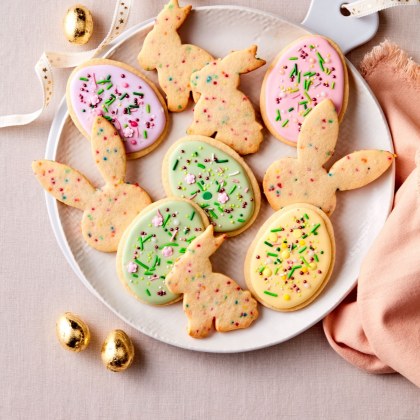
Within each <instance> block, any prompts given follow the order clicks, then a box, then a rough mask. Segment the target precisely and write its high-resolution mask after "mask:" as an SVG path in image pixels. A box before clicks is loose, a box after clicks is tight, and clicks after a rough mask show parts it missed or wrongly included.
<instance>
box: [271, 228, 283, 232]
mask: <svg viewBox="0 0 420 420" xmlns="http://www.w3.org/2000/svg"><path fill="white" fill-rule="evenodd" d="M282 230H283V228H276V229H271V230H270V232H281V231H282Z"/></svg>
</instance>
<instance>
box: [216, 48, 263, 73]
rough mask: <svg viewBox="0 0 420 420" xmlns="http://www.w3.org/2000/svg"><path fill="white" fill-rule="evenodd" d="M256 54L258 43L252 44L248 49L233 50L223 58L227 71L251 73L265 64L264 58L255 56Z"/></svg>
mask: <svg viewBox="0 0 420 420" xmlns="http://www.w3.org/2000/svg"><path fill="white" fill-rule="evenodd" d="M256 54H257V46H256V45H251V46H250V47H249V48H247V49H246V50H241V51H233V52H231V53H230V54H229V55H227V56H226V57H225V58H224V59H223V60H222V63H223V67H224V68H226V69H227V73H231V72H237V73H241V74H244V73H249V72H250V71H252V70H255V69H258V68H259V67H261V66H263V65H264V64H265V61H264V60H262V59H260V58H257V57H255V55H256Z"/></svg>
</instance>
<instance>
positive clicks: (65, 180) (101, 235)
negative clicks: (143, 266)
mask: <svg viewBox="0 0 420 420" xmlns="http://www.w3.org/2000/svg"><path fill="white" fill-rule="evenodd" d="M92 154H93V157H94V159H95V163H96V165H97V167H98V169H99V171H100V173H101V175H102V177H103V178H104V180H105V185H104V186H103V187H101V188H99V189H95V187H93V186H92V184H91V183H90V182H89V181H88V180H87V179H86V178H85V177H84V176H83V175H82V174H81V173H80V172H78V171H76V170H75V169H72V168H70V167H69V166H67V165H63V164H61V163H57V162H54V161H49V160H37V161H34V162H33V163H32V169H33V171H34V174H35V176H36V178H37V179H38V181H39V182H40V184H41V185H42V186H43V188H44V189H45V190H46V191H47V192H48V193H49V194H51V195H52V196H54V197H55V198H56V199H57V200H59V201H61V202H62V203H64V204H67V205H69V206H72V207H76V208H78V209H80V210H83V211H84V213H83V218H82V233H83V237H84V239H85V240H86V242H87V243H88V244H89V245H90V246H91V247H93V248H95V249H97V250H99V251H104V252H114V251H116V250H117V247H118V242H119V240H120V238H121V235H122V234H123V232H124V230H125V228H126V227H127V226H128V225H129V224H130V222H131V221H132V220H133V219H134V217H135V216H136V215H137V214H138V213H139V212H140V211H141V210H142V209H143V208H145V207H146V206H147V205H148V204H150V203H151V199H150V197H149V195H148V194H147V193H146V192H145V191H144V190H143V189H142V188H141V187H139V186H138V185H133V184H126V183H125V182H124V178H125V172H126V155H125V150H124V145H123V143H122V141H121V138H120V136H119V135H118V132H117V131H116V129H115V128H114V127H113V125H112V124H111V123H110V122H108V121H107V120H106V119H104V118H103V117H101V116H98V117H96V119H95V121H94V123H93V127H92Z"/></svg>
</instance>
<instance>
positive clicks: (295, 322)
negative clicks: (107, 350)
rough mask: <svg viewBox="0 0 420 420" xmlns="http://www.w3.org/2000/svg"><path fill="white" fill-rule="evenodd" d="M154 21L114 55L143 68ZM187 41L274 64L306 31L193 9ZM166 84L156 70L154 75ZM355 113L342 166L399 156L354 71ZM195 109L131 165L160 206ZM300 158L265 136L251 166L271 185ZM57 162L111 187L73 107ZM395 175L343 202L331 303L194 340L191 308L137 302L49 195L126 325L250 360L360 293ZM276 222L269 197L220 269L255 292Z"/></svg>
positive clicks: (102, 294)
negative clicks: (252, 278) (249, 266)
mask: <svg viewBox="0 0 420 420" xmlns="http://www.w3.org/2000/svg"><path fill="white" fill-rule="evenodd" d="M152 25H153V21H152V20H150V21H147V22H145V23H142V24H139V25H137V26H135V27H133V28H131V29H130V30H129V31H127V32H125V33H124V34H122V35H121V36H120V37H119V38H118V39H117V40H116V41H115V42H114V44H113V46H112V48H111V49H110V50H109V51H108V52H107V56H108V57H111V58H113V59H116V60H121V61H124V62H127V63H129V64H131V65H133V66H135V67H138V65H137V63H136V57H137V54H138V52H139V50H140V48H141V45H142V42H143V39H144V37H145V35H146V34H147V32H148V31H149V30H150V28H151V26H152ZM180 32H181V36H182V39H183V42H184V43H194V44H196V45H199V46H201V47H203V48H205V49H206V50H207V51H209V52H210V53H212V54H213V55H214V56H217V57H223V56H225V55H226V54H227V53H229V52H230V51H231V50H237V49H242V48H245V47H247V46H249V45H251V44H257V45H258V47H259V50H258V55H259V56H260V57H261V58H264V59H265V60H267V62H268V63H270V62H271V61H272V59H273V58H274V57H275V55H276V53H277V52H278V51H280V50H281V49H282V48H283V47H284V46H285V45H286V44H288V43H290V42H291V41H293V40H294V39H296V38H297V37H299V36H301V35H304V34H305V33H306V31H305V30H304V29H303V28H301V27H299V26H296V25H292V24H290V23H288V22H286V21H284V20H282V19H280V18H278V17H276V16H274V15H270V14H266V13H262V12H259V11H256V10H250V9H244V8H238V7H231V6H216V7H203V8H199V9H196V10H195V11H193V12H192V13H191V15H190V17H189V18H188V20H187V22H186V23H185V24H184V26H183V27H182V29H181V31H180ZM266 68H267V66H264V67H262V68H261V69H259V70H257V71H254V72H252V73H251V74H249V75H245V76H243V77H242V79H241V80H242V84H241V88H242V90H243V91H244V92H245V93H246V94H247V95H248V96H249V97H250V98H251V100H252V101H253V103H254V104H256V105H257V104H258V98H259V92H260V86H261V82H262V78H263V75H264V73H265V71H266ZM145 73H147V76H148V77H149V78H150V79H152V80H153V81H154V82H156V75H155V73H154V72H145ZM349 73H350V77H349V78H350V98H349V106H348V110H347V113H346V116H345V118H344V121H343V123H342V126H341V130H340V139H339V141H338V148H337V150H336V154H335V158H339V157H342V156H343V155H344V154H346V153H349V152H352V151H353V150H357V149H363V148H378V149H387V150H391V149H392V143H391V138H390V134H389V131H388V128H387V125H386V122H385V119H384V116H383V114H382V112H381V110H380V108H379V106H378V104H377V102H376V100H375V99H374V97H373V96H372V94H371V92H370V91H369V89H368V87H367V85H366V84H365V82H364V81H363V79H362V78H361V76H360V75H359V74H358V73H357V71H356V70H355V69H354V68H353V67H352V66H351V65H349ZM191 107H192V106H190V108H189V109H188V110H186V111H185V112H183V113H180V114H172V116H171V117H172V122H171V128H170V131H169V135H168V137H167V139H166V140H164V141H163V143H162V145H161V146H159V147H158V148H157V150H155V151H154V152H153V153H151V154H149V155H148V156H145V157H143V158H141V159H138V160H135V161H131V162H129V163H128V175H127V179H128V180H130V181H132V182H139V184H140V185H141V186H142V187H144V188H145V189H146V190H147V191H148V192H149V193H150V195H151V196H152V198H153V199H155V200H158V199H160V198H163V197H164V191H163V188H162V184H161V179H160V169H161V161H162V157H163V155H164V154H165V152H166V150H167V149H168V147H169V146H170V145H171V144H172V143H173V142H175V141H176V140H177V139H178V138H180V137H181V136H183V135H185V130H186V127H187V126H188V125H189V124H190V122H191V119H192V111H191ZM287 155H291V156H293V155H295V149H294V148H292V147H289V146H286V145H284V144H283V143H281V142H279V141H278V140H276V139H274V138H273V137H272V136H271V135H269V134H268V133H267V132H265V140H264V142H263V144H262V147H261V149H260V151H259V152H258V153H257V154H255V155H253V156H249V157H247V158H246V160H247V162H248V164H249V165H250V166H251V168H252V169H253V170H254V172H255V174H256V176H257V178H258V180H259V181H261V179H262V177H263V174H264V171H265V169H266V168H267V167H268V166H269V164H270V163H271V162H272V161H273V160H276V159H278V158H280V157H281V156H287ZM46 158H47V159H55V160H58V161H60V162H65V163H67V164H69V165H70V166H73V167H75V168H77V169H79V170H80V171H82V172H83V173H84V174H86V175H87V176H88V177H89V178H90V179H91V180H92V181H93V182H94V183H95V184H96V185H101V183H102V179H101V178H100V176H99V173H98V172H97V170H96V168H95V165H93V163H92V158H91V155H90V145H89V142H88V141H87V140H86V139H85V138H83V137H82V135H81V134H80V133H79V132H78V131H77V129H76V127H75V126H74V124H73V123H72V121H71V120H70V118H69V116H68V113H67V107H66V104H65V101H64V100H63V102H62V104H61V106H60V108H59V110H58V112H57V114H56V117H55V119H54V122H53V124H52V127H51V131H50V135H49V139H48V145H47V151H46ZM393 179H394V175H393V171H388V172H387V173H386V175H385V176H383V177H382V178H381V179H379V180H378V181H376V182H374V183H373V184H371V185H369V186H368V187H366V188H363V189H361V190H357V191H351V192H346V193H340V194H338V205H337V209H336V211H335V213H334V215H333V218H332V222H333V224H334V228H335V234H336V242H337V259H336V266H335V270H334V273H333V276H332V278H331V280H330V282H329V284H328V286H327V287H326V289H325V291H324V292H323V293H322V295H321V296H320V297H319V298H318V299H317V300H316V301H315V302H314V303H312V304H311V305H310V306H308V307H307V308H305V309H302V310H300V311H297V312H292V313H279V312H275V311H272V310H269V309H266V308H263V307H261V306H260V310H261V316H260V318H259V319H258V320H257V321H256V322H255V324H253V325H252V326H251V327H250V328H248V329H246V330H240V331H234V332H230V333H225V334H219V333H215V334H213V335H212V336H210V337H209V338H207V339H204V340H195V339H193V338H191V337H189V336H188V334H187V333H186V322H187V321H186V317H185V316H184V313H183V311H182V304H181V303H176V304H174V305H171V306H166V307H150V306H147V305H143V304H142V303H139V302H138V301H137V300H135V299H134V298H133V297H132V296H131V295H130V294H128V293H127V292H126V290H125V289H124V288H123V287H122V285H121V284H120V282H119V280H118V278H117V274H116V271H115V255H114V254H104V253H101V252H98V251H95V250H93V249H92V248H90V247H89V246H87V245H86V243H85V242H84V241H83V239H82V235H81V233H80V220H81V212H80V211H78V210H76V209H73V208H69V207H67V206H65V205H62V204H61V203H57V202H56V201H55V200H54V199H53V198H51V197H50V196H48V195H47V206H48V210H49V215H50V219H51V223H52V227H53V230H54V233H55V235H56V237H57V240H58V243H59V245H60V247H61V249H62V250H63V252H64V255H65V256H66V258H67V260H68V262H69V263H70V265H71V266H72V268H73V269H74V271H75V272H76V274H77V275H78V276H79V278H80V279H81V280H82V282H83V283H84V284H85V285H86V286H87V287H88V288H89V289H90V290H91V291H92V292H93V294H94V295H95V296H97V297H98V298H99V299H100V300H101V301H103V302H104V303H105V304H106V305H107V306H108V307H109V308H110V309H112V310H113V311H114V312H115V313H116V314H117V315H118V316H119V317H121V318H122V319H123V320H124V321H125V322H127V323H128V324H130V325H131V326H133V327H134V328H136V329H137V330H139V331H141V332H143V333H144V334H147V335H149V336H151V337H154V338H156V339H157V340H161V341H164V342H166V343H169V344H173V345H175V346H179V347H183V348H187V349H191V350H198V351H207V352H240V351H248V350H253V349H258V348H262V347H267V346H270V345H273V344H277V343H280V342H282V341H285V340H288V339H290V338H292V337H294V336H295V335H297V334H299V333H301V332H302V331H304V330H306V329H307V328H309V327H310V326H311V325H313V324H314V323H316V322H317V321H319V320H320V319H322V318H323V317H324V316H325V315H326V314H328V313H329V312H330V311H331V310H332V309H333V308H334V307H335V306H336V305H337V304H338V303H339V302H340V301H341V300H342V299H343V298H344V297H345V296H346V295H347V294H348V292H349V291H350V290H351V289H352V288H353V286H354V284H355V282H356V279H357V275H358V272H359V268H360V264H361V261H362V259H363V257H364V255H365V254H366V252H367V250H368V248H369V246H370V245H371V243H372V241H373V239H374V238H375V236H376V235H377V234H378V232H379V230H380V229H381V227H382V226H383V224H384V222H385V219H386V217H387V215H388V212H389V210H390V206H391V202H392V197H393V188H394V185H393ZM270 214H272V210H271V208H270V207H269V206H268V204H267V203H266V201H265V199H264V201H263V203H262V209H261V212H260V215H259V217H258V219H257V221H256V223H255V224H254V225H253V227H252V228H250V229H249V230H248V231H246V232H245V233H243V234H242V235H239V236H238V237H235V238H232V239H229V240H227V241H226V242H225V244H223V246H222V248H221V249H220V250H219V251H218V253H217V255H215V256H214V257H213V262H214V270H215V271H217V272H223V273H225V274H226V275H229V276H231V277H232V278H233V279H235V280H236V281H237V282H238V283H240V284H241V285H242V286H245V282H244V275H243V263H244V258H245V254H246V251H247V249H248V246H249V244H250V242H251V240H252V238H253V237H254V236H255V234H256V232H257V231H258V229H259V227H260V226H261V224H262V223H263V222H264V221H265V220H266V219H267V217H268V216H269V215H270Z"/></svg>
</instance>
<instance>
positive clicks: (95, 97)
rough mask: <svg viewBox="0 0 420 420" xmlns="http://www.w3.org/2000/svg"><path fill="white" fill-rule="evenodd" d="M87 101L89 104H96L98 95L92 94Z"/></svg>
mask: <svg viewBox="0 0 420 420" xmlns="http://www.w3.org/2000/svg"><path fill="white" fill-rule="evenodd" d="M89 102H90V104H91V105H97V104H98V103H99V96H98V95H92V96H91V97H90V98H89Z"/></svg>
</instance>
